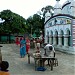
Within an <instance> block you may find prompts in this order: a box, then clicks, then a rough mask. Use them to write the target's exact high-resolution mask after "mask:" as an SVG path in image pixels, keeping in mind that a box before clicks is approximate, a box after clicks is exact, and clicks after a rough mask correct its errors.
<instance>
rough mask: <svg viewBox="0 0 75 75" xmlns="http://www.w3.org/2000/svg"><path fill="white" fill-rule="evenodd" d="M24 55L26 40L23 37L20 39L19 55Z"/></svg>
mask: <svg viewBox="0 0 75 75" xmlns="http://www.w3.org/2000/svg"><path fill="white" fill-rule="evenodd" d="M25 55H26V40H25V39H24V37H23V38H22V40H21V41H20V56H21V58H23V57H24V56H25Z"/></svg>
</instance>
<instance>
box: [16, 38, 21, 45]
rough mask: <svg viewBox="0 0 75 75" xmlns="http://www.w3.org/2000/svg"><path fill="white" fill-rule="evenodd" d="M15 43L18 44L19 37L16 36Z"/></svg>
mask: <svg viewBox="0 0 75 75" xmlns="http://www.w3.org/2000/svg"><path fill="white" fill-rule="evenodd" d="M15 43H16V45H19V44H20V41H19V38H18V37H17V38H16V41H15Z"/></svg>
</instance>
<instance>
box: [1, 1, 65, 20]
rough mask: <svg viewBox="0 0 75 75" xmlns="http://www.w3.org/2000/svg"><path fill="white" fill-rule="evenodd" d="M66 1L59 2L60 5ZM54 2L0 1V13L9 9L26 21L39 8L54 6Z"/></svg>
mask: <svg viewBox="0 0 75 75" xmlns="http://www.w3.org/2000/svg"><path fill="white" fill-rule="evenodd" d="M65 1H66V0H60V4H61V5H62V4H63V3H64V2H65ZM55 3H56V0H0V12H1V11H2V10H6V9H10V10H11V11H12V12H14V13H17V14H19V15H21V16H23V17H24V18H25V19H27V18H28V17H29V16H31V15H33V14H35V13H37V11H39V10H40V9H41V8H43V7H45V6H47V5H52V6H54V5H55Z"/></svg>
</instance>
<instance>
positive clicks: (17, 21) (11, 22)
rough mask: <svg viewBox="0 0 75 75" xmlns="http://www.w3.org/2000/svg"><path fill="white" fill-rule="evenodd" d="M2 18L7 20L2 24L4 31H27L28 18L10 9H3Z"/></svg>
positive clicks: (0, 15)
mask: <svg viewBox="0 0 75 75" xmlns="http://www.w3.org/2000/svg"><path fill="white" fill-rule="evenodd" d="M0 17H1V19H3V20H5V21H4V22H3V24H2V25H3V26H2V30H3V31H2V33H13V34H14V33H18V34H19V33H22V32H25V28H26V25H25V22H26V20H25V19H24V18H23V17H22V16H20V15H18V14H16V13H13V12H12V11H10V10H3V11H1V14H0Z"/></svg>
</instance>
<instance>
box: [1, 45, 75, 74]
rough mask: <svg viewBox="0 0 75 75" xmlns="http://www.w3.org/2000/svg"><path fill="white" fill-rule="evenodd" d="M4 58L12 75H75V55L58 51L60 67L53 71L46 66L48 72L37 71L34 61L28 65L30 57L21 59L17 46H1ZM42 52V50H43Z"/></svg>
mask: <svg viewBox="0 0 75 75" xmlns="http://www.w3.org/2000/svg"><path fill="white" fill-rule="evenodd" d="M0 45H2V46H3V47H2V48H1V52H2V58H3V60H4V61H8V62H9V68H8V69H9V72H10V75H75V55H72V54H67V53H62V52H59V51H56V57H57V58H58V66H56V67H53V71H51V70H50V67H49V66H46V67H45V68H47V70H46V71H35V67H34V59H33V58H31V64H28V56H27V55H26V56H25V57H24V58H20V55H19V46H17V45H15V44H0ZM41 50H42V49H41ZM31 51H32V49H31Z"/></svg>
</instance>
